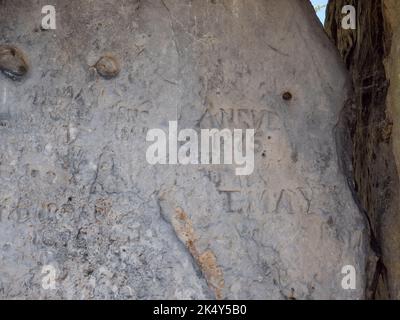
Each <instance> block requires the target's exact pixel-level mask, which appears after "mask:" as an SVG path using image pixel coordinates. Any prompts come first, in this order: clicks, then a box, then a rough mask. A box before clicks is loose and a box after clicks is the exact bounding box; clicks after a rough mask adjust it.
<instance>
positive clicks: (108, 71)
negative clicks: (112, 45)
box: [94, 55, 121, 79]
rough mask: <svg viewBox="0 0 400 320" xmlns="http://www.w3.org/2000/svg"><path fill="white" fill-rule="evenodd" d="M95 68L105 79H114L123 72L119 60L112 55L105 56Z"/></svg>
mask: <svg viewBox="0 0 400 320" xmlns="http://www.w3.org/2000/svg"><path fill="white" fill-rule="evenodd" d="M94 68H95V69H96V70H97V73H98V74H99V75H100V76H102V77H103V78H104V79H112V78H115V77H117V76H118V74H119V73H120V72H121V67H120V65H119V62H118V60H117V59H116V58H115V57H113V56H112V55H104V56H103V57H101V58H100V59H99V61H97V62H96V64H95V65H94Z"/></svg>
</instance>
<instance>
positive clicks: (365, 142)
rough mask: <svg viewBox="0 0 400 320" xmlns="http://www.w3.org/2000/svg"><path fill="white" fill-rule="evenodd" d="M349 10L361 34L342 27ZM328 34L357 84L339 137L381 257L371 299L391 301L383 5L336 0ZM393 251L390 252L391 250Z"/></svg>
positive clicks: (374, 265) (391, 168) (393, 180)
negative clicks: (387, 254) (386, 241)
mask: <svg viewBox="0 0 400 320" xmlns="http://www.w3.org/2000/svg"><path fill="white" fill-rule="evenodd" d="M345 5H353V6H354V7H355V8H356V10H357V29H356V30H344V29H343V28H342V27H341V21H342V18H343V15H342V13H341V10H342V8H343V6H345ZM325 29H326V32H327V33H328V36H329V37H330V38H331V40H332V41H333V42H334V43H335V45H336V47H337V48H338V50H339V53H340V55H341V57H342V59H343V60H344V62H345V64H346V66H347V68H348V70H349V72H350V75H351V78H352V82H353V88H354V90H353V92H352V96H351V99H350V100H349V101H347V103H346V106H345V108H344V110H343V112H342V114H341V119H340V122H339V126H340V127H341V128H340V130H338V132H340V133H341V135H340V136H337V140H338V151H339V152H340V153H341V154H340V158H341V159H340V161H341V166H342V169H343V171H344V173H345V174H346V177H347V179H348V184H349V187H350V189H351V190H352V192H353V197H354V198H355V201H356V203H357V204H358V206H359V208H360V210H361V211H362V212H363V213H364V215H365V218H366V219H367V221H368V225H369V228H370V237H371V249H372V250H373V252H374V254H375V255H376V258H375V260H374V261H373V262H371V263H369V265H368V266H367V269H368V270H367V274H368V275H370V276H369V277H368V280H367V282H368V285H367V286H368V287H367V288H366V298H367V299H382V298H390V288H389V287H390V285H389V281H388V273H387V266H386V265H385V262H386V257H385V252H387V251H388V250H384V249H385V248H383V247H382V246H383V244H384V241H383V239H384V237H387V239H389V235H387V234H385V230H384V227H383V226H382V221H383V219H384V218H385V215H388V212H390V210H393V207H391V206H392V204H393V203H394V199H397V197H398V194H397V193H398V191H397V190H398V187H399V181H398V174H397V168H396V164H395V159H394V155H393V151H392V150H393V149H392V139H391V133H392V132H391V131H392V130H391V129H392V121H391V120H390V119H389V117H388V113H387V108H388V107H387V104H386V98H387V93H388V87H389V82H388V80H387V78H386V73H385V67H384V59H385V57H386V55H387V53H388V52H390V42H391V40H390V35H388V33H387V32H385V21H384V15H383V8H382V2H381V1H376V0H330V1H329V4H328V7H327V20H326V22H325ZM386 249H387V248H386Z"/></svg>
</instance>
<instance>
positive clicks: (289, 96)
mask: <svg viewBox="0 0 400 320" xmlns="http://www.w3.org/2000/svg"><path fill="white" fill-rule="evenodd" d="M292 98H293V96H292V94H291V93H290V92H289V91H286V92H285V93H284V94H282V99H283V100H285V101H290V100H292Z"/></svg>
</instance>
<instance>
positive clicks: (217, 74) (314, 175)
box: [0, 0, 380, 299]
mask: <svg viewBox="0 0 400 320" xmlns="http://www.w3.org/2000/svg"><path fill="white" fill-rule="evenodd" d="M0 3H1V5H0V16H1V20H0V30H1V33H0V43H5V44H7V43H9V44H13V45H15V46H17V47H18V48H20V49H21V50H22V51H23V52H24V53H25V55H26V57H27V62H28V63H29V66H30V68H29V72H28V74H27V76H25V77H24V78H23V79H22V81H20V82H18V81H17V82H16V81H12V80H11V79H9V78H7V77H6V76H4V75H1V77H0V108H1V109H0V110H1V112H0V117H1V127H0V142H1V143H0V157H1V158H0V208H1V223H0V297H1V298H78V299H81V298H82V299H83V298H85V299H101V298H113V299H114V298H125V299H149V298H169V299H182V298H189V299H194V298H200V299H201V298H218V299H226V298H231V299H236V298H248V299H255V298H258V299H340V298H343V299H362V298H364V297H365V286H366V281H365V280H366V276H365V268H366V260H367V256H368V252H369V249H368V248H369V243H368V233H367V228H366V221H365V219H364V217H363V215H362V214H361V213H360V212H359V210H358V208H357V206H356V204H355V202H354V200H353V198H352V194H351V191H350V189H349V188H348V185H347V182H346V180H347V178H348V177H346V176H345V175H344V173H343V172H342V171H341V170H340V167H339V161H338V159H341V158H343V157H344V156H345V155H343V154H342V152H345V151H344V150H345V149H344V148H342V144H340V143H338V146H339V148H337V144H336V142H337V141H335V131H336V133H337V134H339V135H341V134H343V133H345V132H344V131H343V128H342V127H341V126H338V127H337V128H336V130H335V127H336V124H337V123H338V119H339V115H340V113H341V110H342V109H343V106H344V105H345V101H347V94H348V92H349V89H350V82H349V81H348V80H349V79H348V76H347V72H346V70H345V68H344V66H343V64H342V61H341V60H340V57H339V55H338V54H337V52H336V50H335V48H334V46H333V44H332V43H331V41H330V40H329V39H328V37H327V36H326V34H325V32H324V31H323V28H322V27H321V24H320V22H319V21H318V20H317V17H316V16H315V13H314V12H313V8H312V6H311V4H310V3H309V2H308V1H305V0H279V1H276V0H246V1H238V0H210V1H209V0H193V1H189V0H164V1H159V0H141V1H132V0H129V1H128V0H126V1H125V0H120V1H111V0H94V1H78V0H71V1H64V0H63V1H61V0H58V1H53V3H54V4H55V6H56V10H57V18H58V20H57V30H55V31H42V30H40V20H41V15H40V11H41V6H42V5H44V4H47V1H23V0H13V1H11V0H10V1H8V0H3V1H0ZM102 56H107V57H109V56H112V57H115V58H116V59H118V68H120V69H121V70H120V72H119V75H118V76H117V77H114V78H111V79H104V78H102V77H100V76H99V75H98V74H96V72H95V70H94V69H95V68H94V67H93V66H95V65H96V62H97V61H99V59H100V57H102ZM112 68H114V67H112ZM113 76H115V75H114V74H113ZM372 84H373V83H369V84H368V85H372ZM285 92H287V93H290V95H291V99H286V100H284V99H283V98H282V95H283V93H285ZM286 97H288V95H286ZM171 120H178V121H179V127H180V128H194V129H195V130H200V129H201V128H220V129H222V128H237V129H240V128H242V129H246V128H255V129H256V139H255V140H256V150H255V158H256V166H255V171H254V173H253V174H252V175H250V176H243V177H238V176H235V174H234V167H232V166H161V165H158V166H151V165H149V164H148V163H147V162H146V159H145V153H146V149H147V147H148V146H149V144H148V143H147V142H146V139H145V138H146V132H147V131H148V129H150V128H163V129H167V126H168V121H171ZM342 131H343V132H342ZM377 156H378V157H379V156H380V155H377ZM44 265H53V266H54V267H55V268H56V269H57V277H56V289H55V290H45V289H43V288H42V278H43V276H44V275H42V274H41V271H42V268H43V266H44ZM345 265H353V266H354V267H355V268H356V271H357V288H356V290H343V288H342V286H341V282H342V277H343V275H342V274H341V270H342V267H343V266H345Z"/></svg>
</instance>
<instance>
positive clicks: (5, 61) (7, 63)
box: [0, 45, 29, 81]
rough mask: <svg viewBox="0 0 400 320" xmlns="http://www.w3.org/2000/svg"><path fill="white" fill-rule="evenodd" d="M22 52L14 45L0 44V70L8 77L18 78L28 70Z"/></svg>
mask: <svg viewBox="0 0 400 320" xmlns="http://www.w3.org/2000/svg"><path fill="white" fill-rule="evenodd" d="M28 69H29V67H28V63H27V62H26V59H25V57H24V54H23V53H22V51H21V50H19V49H18V48H17V47H15V46H11V45H0V70H1V72H2V73H3V74H5V75H6V76H7V77H9V78H10V79H12V80H14V81H16V80H20V79H21V78H22V77H23V76H24V75H25V74H26V73H27V72H28Z"/></svg>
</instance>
